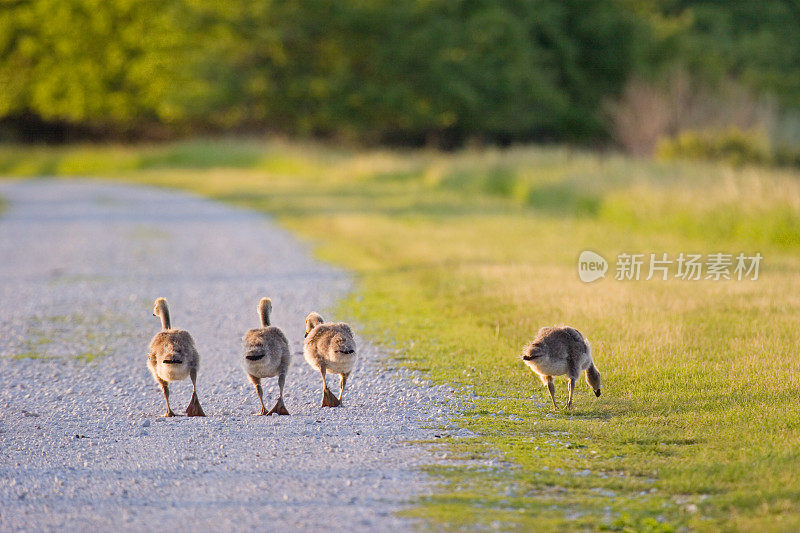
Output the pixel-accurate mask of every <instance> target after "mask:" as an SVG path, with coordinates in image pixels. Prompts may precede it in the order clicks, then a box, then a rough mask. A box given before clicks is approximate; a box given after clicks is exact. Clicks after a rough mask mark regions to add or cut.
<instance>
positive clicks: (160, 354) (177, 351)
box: [147, 298, 206, 416]
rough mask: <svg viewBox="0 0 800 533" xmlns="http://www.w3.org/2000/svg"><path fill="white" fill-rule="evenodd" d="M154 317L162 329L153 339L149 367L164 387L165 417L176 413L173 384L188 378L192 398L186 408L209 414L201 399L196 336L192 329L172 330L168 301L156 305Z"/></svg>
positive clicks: (188, 412)
mask: <svg viewBox="0 0 800 533" xmlns="http://www.w3.org/2000/svg"><path fill="white" fill-rule="evenodd" d="M153 316H157V317H159V318H161V331H159V332H158V333H156V336H155V337H153V340H152V341H150V353H149V355H148V357H147V368H149V369H150V372H151V373H152V374H153V378H155V380H156V382H157V383H158V384H159V385H160V386H161V391H162V392H163V393H164V400H166V402H167V412H166V413H164V416H175V413H173V412H172V409H171V408H170V406H169V383H170V382H171V381H181V380H184V379H186V378H187V377H188V378H191V380H192V399H191V401H190V402H189V406H188V407H187V408H186V416H206V414H205V413H204V412H203V408H202V407H200V400H198V399H197V370H198V368H199V367H200V354H198V353H197V349H196V348H195V347H194V339H192V336H191V335H189V332H188V331H185V330H182V329H172V326H171V325H170V320H169V307H168V306H167V300H165V299H164V298H158V299H156V301H155V305H154V307H153Z"/></svg>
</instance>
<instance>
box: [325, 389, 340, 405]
mask: <svg viewBox="0 0 800 533" xmlns="http://www.w3.org/2000/svg"><path fill="white" fill-rule="evenodd" d="M341 403H342V402H340V401H339V398H337V397H336V396H335V395H334V394H333V393H332V392H331V390H330V389H328V388H326V389H325V390H323V391H322V407H339V405H341Z"/></svg>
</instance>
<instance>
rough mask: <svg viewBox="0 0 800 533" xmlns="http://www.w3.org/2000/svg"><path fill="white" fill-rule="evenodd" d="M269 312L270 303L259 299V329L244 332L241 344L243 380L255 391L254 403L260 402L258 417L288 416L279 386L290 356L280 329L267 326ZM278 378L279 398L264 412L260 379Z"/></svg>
mask: <svg viewBox="0 0 800 533" xmlns="http://www.w3.org/2000/svg"><path fill="white" fill-rule="evenodd" d="M270 312H272V300H270V299H269V298H261V301H259V302H258V316H259V317H260V318H261V327H260V328H254V329H251V330H250V331H248V332H247V333H246V334H245V336H244V338H242V344H243V347H244V359H243V361H242V364H243V366H244V370H245V372H247V377H248V378H250V382H251V383H252V384H253V385H254V386H255V388H256V394H258V401H260V402H261V412H260V413H259V414H260V415H271V414H272V413H278V414H279V415H288V414H289V411H287V410H286V406H285V405H284V404H283V385H284V383H285V382H286V373H287V372H288V370H289V362H290V360H291V353H290V351H289V341H288V340H286V335H284V334H283V331H281V329H280V328H278V327H276V326H270V323H269V314H270ZM275 376H278V387H279V388H280V396H278V401H277V402H276V403H275V406H274V407H273V408H272V409H270V410H269V411H267V408H266V407H265V406H264V394H263V391H262V390H261V380H262V379H263V378H273V377H275Z"/></svg>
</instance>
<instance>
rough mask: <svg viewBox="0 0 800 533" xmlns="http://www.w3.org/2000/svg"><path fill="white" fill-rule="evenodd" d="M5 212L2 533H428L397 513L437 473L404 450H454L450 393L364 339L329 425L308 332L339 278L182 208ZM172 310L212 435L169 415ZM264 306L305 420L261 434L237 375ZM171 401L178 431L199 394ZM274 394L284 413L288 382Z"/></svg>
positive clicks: (219, 213)
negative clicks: (165, 372)
mask: <svg viewBox="0 0 800 533" xmlns="http://www.w3.org/2000/svg"><path fill="white" fill-rule="evenodd" d="M0 196H3V197H4V198H5V199H6V200H7V201H8V206H7V210H6V211H5V212H4V213H3V214H2V215H0V302H1V303H0V379H1V383H2V384H1V385H0V443H1V444H2V446H0V530H3V531H16V530H37V531H38V530H76V529H80V530H105V531H109V530H115V531H116V530H135V531H141V530H154V529H158V530H171V529H180V530H188V529H196V530H203V531H205V530H252V529H253V528H257V529H259V530H268V531H279V530H290V531H297V530H303V531H318V530H323V529H325V530H327V531H345V530H346V531H360V530H378V531H389V530H393V531H396V530H407V529H413V528H414V526H415V524H414V523H413V522H410V521H409V520H407V519H403V518H400V517H398V516H397V515H396V514H395V513H396V511H398V510H401V509H402V508H404V506H405V505H407V502H408V501H409V499H412V498H414V497H416V496H419V495H424V494H426V493H428V492H430V490H431V489H432V482H431V480H430V479H427V478H426V477H425V475H424V474H422V473H420V472H419V470H418V469H417V467H418V466H420V465H424V464H431V463H432V462H435V460H436V459H435V457H434V456H433V455H434V452H433V451H432V450H430V449H429V448H426V447H424V446H420V445H411V444H410V442H409V441H414V440H421V439H433V438H434V437H435V435H436V434H441V430H440V429H439V430H437V429H432V428H431V427H426V426H432V425H439V426H440V427H441V424H446V418H447V414H448V412H449V411H448V409H452V408H453V407H452V404H453V402H452V394H451V391H450V390H449V389H448V388H442V387H432V386H430V385H427V384H425V383H424V382H422V381H421V380H420V379H419V378H417V377H415V376H414V375H413V374H411V373H409V372H407V371H403V370H401V369H396V368H391V362H390V361H388V360H387V359H386V357H384V355H383V354H381V353H380V352H379V351H378V350H376V349H375V348H374V347H372V346H370V345H369V344H366V343H365V342H364V341H363V339H360V340H359V353H360V356H361V362H360V363H359V366H358V368H357V370H356V371H355V373H354V374H353V376H352V377H351V380H350V381H348V390H347V391H346V393H345V402H344V405H343V407H341V408H336V409H331V408H321V407H320V406H319V403H320V399H321V392H320V385H319V378H318V375H317V374H316V373H315V372H314V371H312V370H311V369H310V368H309V367H308V365H307V364H306V363H305V361H304V360H303V356H302V340H303V325H304V323H303V320H304V317H305V315H306V314H307V313H308V312H309V311H311V310H320V311H322V312H323V316H325V311H326V310H328V309H329V308H330V307H331V306H332V305H333V304H334V303H335V302H336V300H337V299H338V298H341V297H342V296H343V295H345V294H346V293H347V291H348V290H349V288H350V280H349V279H348V277H347V275H346V274H345V273H344V272H341V271H338V270H336V269H333V268H331V267H330V266H327V265H325V264H322V263H320V262H318V261H316V260H314V259H313V258H312V257H311V256H310V255H309V250H308V249H307V247H306V246H304V245H302V244H301V243H299V242H298V241H297V240H296V239H294V238H293V237H292V236H291V235H290V234H288V233H287V232H286V231H284V230H282V229H280V228H279V227H277V226H276V225H275V224H274V223H272V222H271V221H269V220H268V219H265V218H264V217H263V216H261V215H258V214H255V213H252V212H248V211H245V210H238V209H235V208H231V207H228V206H225V205H222V204H219V203H215V202H212V201H208V200H205V199H202V198H199V197H195V196H191V195H188V194H182V193H175V192H169V191H165V190H159V189H153V188H145V187H136V186H128V185H119V184H109V183H102V182H92V181H81V180H75V181H53V180H33V181H25V182H9V183H4V184H0ZM158 296H164V297H166V298H167V299H168V301H169V303H170V310H171V314H172V323H173V326H174V327H178V328H182V329H187V330H189V331H190V332H191V333H192V335H193V336H194V339H195V342H196V344H197V347H198V350H199V352H200V355H201V365H200V372H199V379H198V393H199V396H200V400H201V403H202V405H203V408H204V409H205V412H206V414H207V415H208V417H206V418H187V417H185V416H178V417H176V418H173V419H164V418H161V417H160V416H159V415H161V414H162V413H163V411H164V404H163V397H162V395H161V393H160V391H159V389H158V387H157V386H156V384H155V383H154V382H153V379H152V378H151V376H150V374H149V372H148V371H147V368H146V366H145V360H146V354H147V346H148V343H149V341H150V338H151V337H152V336H153V335H154V334H155V333H156V332H157V331H158V330H159V328H160V324H159V322H158V319H157V318H155V317H153V316H152V315H151V313H152V303H153V300H154V299H155V298H156V297H158ZM262 296H270V297H271V298H272V300H273V305H274V312H273V317H272V318H273V323H274V324H275V325H277V326H280V327H281V328H283V330H284V332H285V333H286V335H287V337H288V338H289V340H290V343H291V347H292V353H293V359H292V367H291V371H290V373H289V376H288V378H287V385H286V395H285V398H286V406H287V408H288V409H289V411H290V412H291V413H292V416H282V417H279V416H277V415H275V416H272V417H259V416H254V413H256V412H258V408H259V404H258V400H257V398H256V395H255V393H254V391H253V388H252V386H251V385H250V384H249V382H248V381H247V379H246V377H245V374H244V372H243V370H242V368H241V364H240V360H241V337H242V335H243V333H244V332H245V331H246V330H247V329H249V328H251V327H256V326H257V325H258V317H257V314H256V305H257V303H258V300H259V298H260V297H262ZM331 384H332V385H334V387H333V388H334V390H337V389H336V387H338V378H336V377H332V378H331ZM171 392H172V394H171V397H170V400H171V402H172V405H173V408H174V409H175V412H176V413H181V414H182V413H183V411H184V410H185V408H186V405H187V404H188V401H189V397H190V392H191V384H190V382H189V381H188V380H187V381H185V382H179V383H176V384H173V385H172V386H171ZM264 392H265V398H264V401H265V403H267V404H270V405H271V404H272V402H274V400H275V398H276V394H277V383H276V382H275V380H268V381H267V382H266V383H265V390H264ZM448 406H450V407H448ZM453 431H456V430H453Z"/></svg>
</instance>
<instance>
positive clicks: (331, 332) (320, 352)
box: [303, 312, 358, 407]
mask: <svg viewBox="0 0 800 533" xmlns="http://www.w3.org/2000/svg"><path fill="white" fill-rule="evenodd" d="M305 338H306V340H305V343H304V345H303V355H304V356H305V358H306V362H308V364H309V365H311V366H312V367H313V368H315V369H317V370H319V372H320V374H321V375H322V406H323V407H336V406H338V405H341V403H342V396H343V395H344V386H345V384H346V383H347V378H348V377H349V376H350V373H351V372H352V371H353V367H354V366H355V364H356V359H357V357H358V356H357V354H356V342H355V339H354V338H353V330H351V329H350V326H348V325H347V324H345V323H343V322H325V321H324V320H323V319H322V317H321V316H320V315H319V313H313V312H312V313H310V314H309V315H308V316H307V317H306V335H305ZM327 372H332V373H334V374H339V375H340V376H341V381H340V382H339V397H338V398H337V397H336V396H335V395H334V394H333V393H332V392H331V390H330V389H329V388H328V382H327V381H326V380H325V374H326V373H327Z"/></svg>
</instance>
